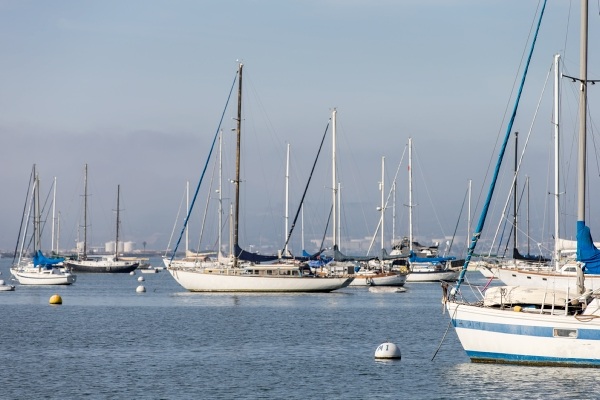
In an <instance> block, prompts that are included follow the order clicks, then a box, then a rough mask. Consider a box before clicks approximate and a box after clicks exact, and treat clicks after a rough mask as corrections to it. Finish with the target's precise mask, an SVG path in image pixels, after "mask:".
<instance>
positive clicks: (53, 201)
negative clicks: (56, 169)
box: [50, 177, 58, 254]
mask: <svg viewBox="0 0 600 400" xmlns="http://www.w3.org/2000/svg"><path fill="white" fill-rule="evenodd" d="M53 189H54V190H53V193H52V243H51V244H50V249H51V251H54V234H55V232H54V228H55V227H56V177H54V188H53ZM56 254H58V240H57V241H56Z"/></svg>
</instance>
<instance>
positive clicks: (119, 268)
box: [65, 164, 139, 273]
mask: <svg viewBox="0 0 600 400" xmlns="http://www.w3.org/2000/svg"><path fill="white" fill-rule="evenodd" d="M84 187H85V189H84V213H83V215H84V218H83V219H84V222H83V232H84V234H83V238H84V239H83V254H82V256H81V257H80V258H79V259H77V260H68V261H66V262H65V265H66V266H67V267H68V268H70V269H71V270H73V271H76V272H95V273H129V272H131V271H133V270H135V269H136V268H137V267H138V265H139V261H137V260H124V259H123V260H121V259H119V228H120V219H119V211H120V209H119V196H120V192H121V186H120V185H117V209H116V212H117V226H116V236H115V251H114V253H113V254H110V255H101V256H89V255H88V254H87V164H86V165H85V184H84Z"/></svg>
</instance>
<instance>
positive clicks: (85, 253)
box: [83, 164, 88, 260]
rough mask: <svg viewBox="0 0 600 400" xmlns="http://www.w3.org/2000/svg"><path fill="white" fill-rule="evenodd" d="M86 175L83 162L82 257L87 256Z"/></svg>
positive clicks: (86, 166) (86, 167)
mask: <svg viewBox="0 0 600 400" xmlns="http://www.w3.org/2000/svg"><path fill="white" fill-rule="evenodd" d="M87 176H88V165H87V164H85V168H84V175H83V259H84V260H85V259H86V258H87V198H88V191H87Z"/></svg>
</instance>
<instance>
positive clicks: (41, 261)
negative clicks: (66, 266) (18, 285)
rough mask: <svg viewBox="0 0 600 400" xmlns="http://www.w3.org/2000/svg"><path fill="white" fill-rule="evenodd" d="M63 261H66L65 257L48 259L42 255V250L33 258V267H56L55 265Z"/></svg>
mask: <svg viewBox="0 0 600 400" xmlns="http://www.w3.org/2000/svg"><path fill="white" fill-rule="evenodd" d="M63 261H65V259H64V257H60V258H47V257H46V256H45V255H43V254H42V251H41V250H38V251H37V253H35V255H34V256H33V266H34V267H37V266H38V265H42V266H50V265H55V264H58V263H61V262H63Z"/></svg>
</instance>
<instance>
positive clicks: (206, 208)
mask: <svg viewBox="0 0 600 400" xmlns="http://www.w3.org/2000/svg"><path fill="white" fill-rule="evenodd" d="M216 171H217V163H216V162H215V163H214V164H213V171H212V175H211V177H210V185H208V195H207V196H206V197H207V199H206V206H205V207H204V215H203V216H202V225H201V227H200V237H199V238H198V245H197V246H196V252H197V253H198V252H200V245H201V244H202V238H203V237H204V228H205V226H206V217H207V215H208V207H209V206H210V195H211V193H212V187H213V183H214V181H215V174H216Z"/></svg>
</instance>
